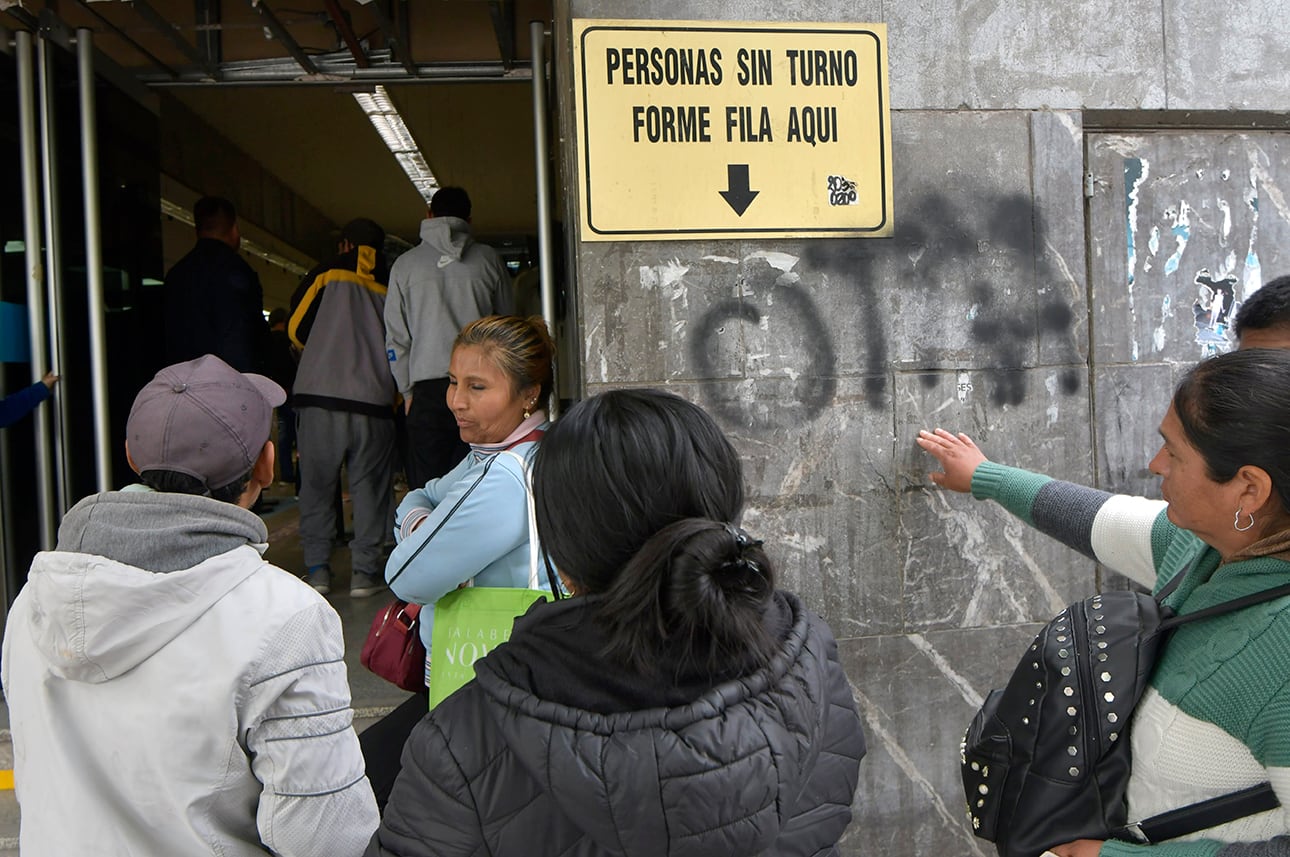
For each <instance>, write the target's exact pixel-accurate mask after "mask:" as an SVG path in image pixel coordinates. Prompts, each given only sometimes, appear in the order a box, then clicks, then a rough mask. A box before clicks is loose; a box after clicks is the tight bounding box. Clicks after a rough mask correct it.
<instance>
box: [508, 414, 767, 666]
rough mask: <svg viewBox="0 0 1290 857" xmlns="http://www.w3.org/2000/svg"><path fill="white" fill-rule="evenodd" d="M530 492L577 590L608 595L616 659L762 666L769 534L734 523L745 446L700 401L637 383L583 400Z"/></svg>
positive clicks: (541, 450)
mask: <svg viewBox="0 0 1290 857" xmlns="http://www.w3.org/2000/svg"><path fill="white" fill-rule="evenodd" d="M533 498H534V506H535V511H536V513H537V527H538V536H539V537H540V539H541V541H542V546H543V547H544V548H545V549H546V550H547V552H548V553H549V555H550V557H551V559H552V561H553V562H554V563H555V565H556V567H557V568H558V569H559V570H560V572H561V573H562V574H563V575H565V577H566V578H568V579H569V580H570V581H571V582H572V584H573V586H574V588H575V589H576V591H577V592H579V593H581V594H586V595H602V596H603V598H600V599H597V607H596V610H597V613H598V617H599V621H600V622H601V623H602V624H603V626H604V627H605V628H606V629H607V631H608V639H609V642H608V644H607V648H608V650H609V654H610V656H611V657H612V658H613V659H614V661H616V662H617V663H620V664H623V665H624V666H634V667H636V668H648V667H649V666H650V665H651V664H652V663H654V662H655V661H656V659H657V657H658V656H659V655H660V654H667V655H668V656H669V657H670V659H671V660H673V661H674V662H677V663H696V662H697V664H698V665H700V666H706V667H711V666H713V665H717V666H720V665H721V662H722V659H723V658H728V659H729V660H730V661H731V662H733V663H740V664H743V663H747V661H748V659H749V658H752V660H753V661H754V662H758V661H761V662H764V660H765V658H766V657H767V656H768V654H769V653H770V651H771V650H772V648H773V644H774V641H773V640H769V639H768V634H767V632H766V631H765V630H763V628H762V623H761V613H762V611H763V609H764V608H765V607H766V605H767V603H768V601H769V599H770V596H771V592H772V590H773V589H774V584H775V581H774V574H773V571H772V569H771V565H770V561H769V559H767V557H766V554H765V552H764V551H763V550H762V548H761V542H758V541H755V540H753V539H751V538H749V537H748V536H747V534H745V533H743V531H741V530H739V529H738V528H737V527H736V526H735V523H736V522H737V521H738V520H739V515H740V513H741V512H742V511H743V505H744V489H743V468H742V467H741V465H740V462H739V454H738V453H737V452H736V451H735V448H734V447H733V446H731V444H730V441H729V440H728V439H727V438H726V436H725V435H724V434H723V433H722V431H721V429H720V428H718V427H717V424H716V423H715V422H713V420H712V418H711V417H710V416H708V415H707V414H706V413H705V412H704V411H703V409H702V408H700V407H699V406H698V405H695V404H692V403H691V402H688V401H686V400H685V399H682V398H681V397H680V396H676V395H673V394H671V393H665V392H663V391H662V390H641V389H636V390H612V391H610V392H607V393H602V394H600V395H598V396H594V397H592V398H590V399H586V400H584V401H582V402H579V403H578V404H577V405H574V406H573V407H572V408H570V409H569V411H568V412H567V413H566V414H565V415H564V416H562V417H561V418H560V419H559V420H557V421H556V423H555V424H554V425H553V426H552V427H551V429H550V430H549V431H547V433H546V436H545V438H543V441H542V443H541V444H539V445H538V451H537V454H536V456H535V458H534V461H533ZM723 671H724V670H723ZM716 672H717V671H716V670H714V671H713V674H715V673H716Z"/></svg>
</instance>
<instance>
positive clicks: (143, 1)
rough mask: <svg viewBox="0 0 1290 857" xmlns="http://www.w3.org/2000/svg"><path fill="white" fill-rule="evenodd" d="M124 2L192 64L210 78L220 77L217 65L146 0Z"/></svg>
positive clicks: (217, 78)
mask: <svg viewBox="0 0 1290 857" xmlns="http://www.w3.org/2000/svg"><path fill="white" fill-rule="evenodd" d="M126 3H127V5H129V6H130V8H131V9H133V10H134V11H135V13H137V14H138V15H139V17H140V18H143V20H145V21H147V22H148V24H149V25H151V26H152V28H153V29H154V30H156V31H157V32H159V33H161V35H163V36H165V37H166V38H167V39H169V40H170V43H171V44H173V45H174V46H175V47H177V48H179V50H180V51H181V52H182V53H183V55H184V56H186V57H188V59H190V60H191V61H192V62H193V64H194V65H196V66H198V67H199V68H201V69H202V70H203V71H204V72H206V75H207V76H208V77H210V78H211V79H212V80H219V79H220V75H219V67H218V66H216V65H215V64H214V63H211V62H208V61H207V60H206V58H205V57H204V56H202V54H201V51H199V50H197V48H195V47H193V46H192V45H190V44H189V43H188V40H187V39H185V38H184V37H183V36H181V35H179V31H178V30H176V29H175V27H174V25H173V24H171V23H170V22H169V21H167V20H166V19H165V18H163V17H161V15H159V14H158V13H157V10H156V9H153V8H152V7H151V6H150V5H148V0H126Z"/></svg>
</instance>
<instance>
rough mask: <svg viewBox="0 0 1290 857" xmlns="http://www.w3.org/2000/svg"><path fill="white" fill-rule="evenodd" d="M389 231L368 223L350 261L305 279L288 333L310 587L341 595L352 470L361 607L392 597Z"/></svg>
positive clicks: (335, 262) (349, 243) (347, 233)
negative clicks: (341, 531) (344, 499)
mask: <svg viewBox="0 0 1290 857" xmlns="http://www.w3.org/2000/svg"><path fill="white" fill-rule="evenodd" d="M384 245H385V230H383V229H382V228H381V227H380V226H378V225H377V224H376V223H373V222H372V221H371V220H367V219H365V218H359V219H357V220H352V221H350V222H349V223H347V224H346V225H345V228H344V229H343V230H342V231H341V240H340V248H339V249H340V254H339V255H338V256H336V257H334V258H332V259H330V260H328V261H326V262H323V263H322V264H321V265H319V266H318V267H316V268H314V270H312V271H310V272H309V273H308V274H306V275H305V278H304V279H303V280H302V281H301V283H300V288H298V289H297V290H296V293H295V295H293V296H292V298H291V320H290V321H289V322H288V324H287V333H288V334H289V335H290V336H291V339H292V341H293V342H294V343H295V344H296V345H297V346H298V347H300V348H302V349H304V351H303V352H302V354H301V356H300V366H299V369H298V370H297V372H296V382H295V387H294V388H293V389H292V392H291V401H292V406H293V407H294V408H295V411H296V416H297V422H298V425H297V434H296V445H297V446H298V447H299V449H300V542H301V547H302V548H303V550H304V559H305V572H306V574H307V576H308V579H309V584H310V585H311V586H313V588H314V589H316V590H318V591H319V592H322V593H324V594H326V593H327V592H330V591H331V565H330V558H331V547H332V533H333V532H334V530H335V528H336V524H337V521H336V508H335V506H334V505H333V498H334V497H335V495H336V490H337V487H338V484H339V479H340V468H341V466H342V465H344V466H345V469H346V471H347V473H348V476H349V496H350V499H351V501H352V502H353V504H354V538H353V541H351V542H350V554H351V557H352V559H353V569H354V572H353V577H352V578H351V579H350V587H349V594H350V595H351V596H353V597H356V598H363V597H366V596H368V595H373V594H375V593H376V592H379V591H380V590H381V589H383V588H384V586H385V584H384V577H383V575H382V557H381V548H382V546H383V545H384V543H385V538H386V536H387V535H388V534H389V532H390V521H391V520H392V518H391V508H390V505H391V502H392V500H393V485H392V480H393V469H394V442H395V440H394V397H395V387H394V377H393V376H392V375H391V374H390V366H389V361H388V360H387V359H386V356H385V325H384V322H383V321H382V313H383V310H384V308H385V283H386V280H387V279H388V277H389V267H388V266H387V265H386V262H385V251H384V250H383V249H382V248H383V247H384Z"/></svg>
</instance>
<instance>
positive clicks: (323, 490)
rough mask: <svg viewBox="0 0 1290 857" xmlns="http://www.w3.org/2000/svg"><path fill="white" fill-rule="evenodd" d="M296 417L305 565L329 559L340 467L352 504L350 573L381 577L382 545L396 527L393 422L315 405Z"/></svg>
mask: <svg viewBox="0 0 1290 857" xmlns="http://www.w3.org/2000/svg"><path fill="white" fill-rule="evenodd" d="M296 418H297V421H298V424H297V427H296V447H297V449H299V450H300V546H301V548H303V550H304V555H305V566H306V567H308V566H314V565H321V564H323V563H326V562H328V561H330V559H331V548H332V533H334V532H335V531H336V523H337V522H336V507H335V506H334V505H333V504H334V500H335V495H336V489H337V486H338V484H339V482H340V468H341V465H342V464H344V465H345V469H346V471H347V472H348V473H349V499H350V502H351V503H353V505H354V538H353V540H352V541H351V542H350V543H349V550H350V555H351V557H352V559H353V563H354V571H356V572H363V573H364V574H374V575H376V576H377V577H378V578H381V577H383V576H384V574H383V570H382V568H381V547H382V545H384V543H385V537H386V536H387V535H389V534H390V533H391V532H392V530H393V526H394V520H393V517H392V516H393V514H394V510H393V508H392V507H393V501H394V487H393V472H394V420H393V419H382V418H381V417H369V416H366V415H364V414H354V413H349V412H348V411H332V410H328V409H326V408H315V407H305V408H297V409H296Z"/></svg>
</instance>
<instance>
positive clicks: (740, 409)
mask: <svg viewBox="0 0 1290 857" xmlns="http://www.w3.org/2000/svg"><path fill="white" fill-rule="evenodd" d="M897 224H898V225H897V230H896V234H895V236H894V237H893V238H892V239H889V240H888V239H853V240H833V239H831V240H819V241H812V242H809V243H808V244H807V245H806V248H805V251H804V252H803V254H802V256H801V259H800V260H799V264H798V266H796V267H795V268H794V273H795V274H797V276H798V278H799V283H798V284H795V285H794V284H785V283H783V281H782V280H783V278H782V277H781V276H780V272H779V271H776V270H774V269H772V268H770V266H756V265H755V263H747V262H746V263H745V265H744V267H745V277H746V278H747V281H746V283H744V284H743V285H745V286H746V288H742V289H741V290H740V294H741V297H739V298H735V299H730V300H726V301H722V302H719V303H718V304H716V305H714V306H712V307H711V308H709V309H708V311H707V312H706V313H705V314H704V315H703V316H702V318H701V320H700V323H699V324H698V325H696V326H695V327H693V328H692V334H691V337H692V338H691V340H690V342H689V347H690V351H691V356H692V358H693V359H694V362H695V366H696V369H697V370H698V371H699V374H700V376H701V377H703V378H707V379H711V381H710V383H709V384H708V392H709V396H708V399H709V401H708V404H709V405H710V406H711V407H712V408H713V409H714V410H715V411H716V412H717V413H719V414H721V415H722V416H723V417H724V418H725V419H726V420H728V421H729V422H731V423H738V424H749V423H756V422H758V421H761V419H758V418H752V417H750V415H749V414H748V408H747V405H746V404H745V403H740V402H729V401H722V400H721V399H720V397H721V396H723V395H725V393H723V392H722V389H723V388H724V387H725V385H722V384H719V383H717V382H716V379H720V378H722V377H729V374H730V373H729V372H722V371H721V367H720V366H719V365H718V364H719V362H720V355H721V354H722V353H723V352H722V351H721V350H720V347H719V346H718V341H719V340H720V338H721V337H722V336H723V335H724V334H726V333H728V332H729V331H728V326H729V325H732V324H747V325H752V326H754V327H755V326H758V325H762V324H763V321H764V320H766V318H767V316H769V317H770V319H772V320H773V323H774V325H775V326H776V327H777V328H787V332H785V331H783V330H781V331H780V332H779V334H778V335H779V336H780V337H781V338H782V337H784V336H789V337H792V338H795V339H796V340H797V341H798V342H800V347H801V349H802V352H801V353H802V354H803V355H804V356H805V360H803V361H801V365H800V366H799V367H798V369H799V372H798V373H797V375H796V378H795V380H794V383H793V385H792V394H791V395H789V396H788V399H789V401H778V402H776V403H775V407H776V409H777V410H778V412H779V413H780V414H781V416H780V417H779V418H769V417H767V418H769V419H770V421H771V422H773V423H775V424H781V425H784V424H792V421H793V420H801V419H803V418H806V419H811V418H814V417H816V416H818V415H819V414H820V413H821V412H822V411H823V410H824V409H825V408H826V407H827V405H828V404H829V403H830V402H831V401H832V398H833V396H834V395H835V393H836V390H837V377H836V374H835V373H836V366H837V362H838V359H837V352H838V345H837V344H836V343H838V342H844V343H846V342H847V340H848V339H849V340H851V341H850V342H849V343H847V344H848V345H849V346H850V347H851V348H852V349H853V350H854V351H856V352H857V354H858V357H859V360H860V364H861V365H860V366H859V367H858V370H859V371H860V373H861V374H862V376H863V390H864V396H865V400H866V401H867V403H868V404H869V406H870V407H873V408H875V409H880V408H883V407H885V405H886V397H887V395H888V392H889V391H888V386H889V384H890V379H891V375H890V372H891V336H892V332H893V330H901V331H904V332H905V333H907V334H911V333H916V332H919V331H933V332H935V331H941V332H942V333H941V335H940V336H937V335H930V336H926V337H923V339H925V340H931V341H919V340H915V341H913V342H912V343H909V344H907V345H906V347H905V349H904V350H905V351H906V352H908V351H909V350H911V349H912V350H913V351H914V352H915V353H916V354H917V358H916V362H917V363H918V364H920V365H919V366H918V367H917V368H919V369H925V370H926V371H925V372H924V373H923V374H922V375H920V378H919V380H920V382H921V383H922V384H923V385H924V386H929V387H930V386H933V385H935V384H937V383H939V382H940V379H941V378H942V377H943V373H945V372H946V371H950V370H952V369H954V368H956V367H964V366H965V361H966V365H967V366H969V367H970V368H971V369H972V370H973V371H978V372H984V373H985V375H986V378H987V380H988V395H989V398H990V401H991V402H993V403H994V404H996V405H1018V404H1021V403H1022V402H1023V401H1024V400H1025V398H1026V394H1027V390H1026V378H1027V373H1025V372H1023V371H1021V370H1023V369H1025V368H1026V367H1027V366H1030V365H1033V363H1034V358H1033V356H1032V355H1033V349H1034V347H1035V343H1036V341H1037V340H1038V339H1049V340H1051V339H1055V340H1056V341H1057V342H1058V343H1060V344H1059V345H1058V346H1057V348H1058V349H1059V350H1060V357H1061V361H1060V362H1066V363H1072V364H1074V363H1079V362H1081V359H1080V357H1079V353H1078V349H1077V348H1076V347H1075V344H1074V341H1073V338H1072V336H1071V332H1072V329H1073V327H1074V324H1075V312H1074V310H1073V309H1072V307H1071V305H1070V304H1069V303H1068V302H1067V301H1066V300H1065V299H1063V298H1062V297H1061V296H1060V294H1059V292H1058V290H1057V289H1056V288H1054V287H1055V286H1056V285H1057V284H1059V283H1061V282H1063V278H1062V277H1061V276H1060V274H1059V272H1057V271H1055V270H1053V269H1052V267H1051V266H1050V265H1049V264H1048V263H1047V262H1046V261H1045V256H1044V254H1042V253H1040V252H1037V250H1036V248H1042V247H1043V246H1044V245H1045V243H1046V242H1047V240H1048V238H1047V234H1046V231H1047V230H1046V227H1045V225H1044V222H1043V218H1042V217H1041V215H1040V213H1039V212H1038V211H1036V210H1035V207H1034V205H1033V202H1032V200H1031V199H1030V198H1029V197H1026V196H1023V195H1005V196H998V195H996V196H994V197H990V196H989V195H988V194H982V195H979V196H977V197H975V198H971V200H970V202H969V201H967V198H966V197H963V196H959V197H955V198H954V199H951V198H949V197H948V196H946V195H944V194H942V193H929V194H925V195H923V196H922V197H920V198H918V199H917V200H916V201H915V202H914V203H913V204H912V205H910V206H909V207H908V208H907V209H902V211H901V213H900V216H899V217H898V218H897ZM839 283H842V284H845V286H844V287H845V289H847V290H848V291H849V294H848V295H847V296H846V297H845V298H844V299H841V300H840V299H839V298H838V296H837V295H836V294H831V295H830V300H829V306H830V307H832V308H833V309H832V311H831V312H829V311H825V310H822V309H821V308H820V306H819V305H818V304H817V303H816V301H815V300H814V299H813V297H812V291H813V288H817V287H819V288H825V287H826V288H829V289H830V290H834V289H836V288H837V286H838V284H839ZM1030 284H1034V285H1033V287H1034V288H1035V290H1036V291H1037V292H1040V291H1042V292H1043V293H1042V294H1039V295H1038V300H1037V302H1036V301H1032V300H1028V299H1025V298H1024V297H1023V298H1017V297H1012V296H1010V295H1009V294H1007V290H1008V288H1009V287H1012V288H1013V289H1014V290H1015V289H1018V288H1030V287H1031V285H1030ZM956 287H957V288H961V289H966V293H967V295H968V296H969V298H970V305H971V309H970V311H969V312H968V314H967V316H966V317H965V318H963V320H962V321H963V323H966V324H967V325H968V337H969V339H970V341H971V343H972V344H973V348H972V349H970V351H969V352H968V353H965V352H964V350H963V349H962V348H961V347H960V348H958V349H957V350H956V349H954V348H952V347H950V346H948V345H946V344H945V343H944V342H943V341H942V340H944V339H945V338H946V336H945V335H944V332H945V331H947V330H949V329H950V326H951V325H953V324H954V323H957V319H955V320H950V319H948V318H940V317H938V316H937V313H940V312H947V311H949V310H948V309H947V307H946V302H945V301H943V300H941V296H943V295H944V294H945V293H946V290H947V289H953V288H956ZM890 290H898V291H899V292H900V293H901V294H900V295H899V296H896V297H899V298H900V301H896V300H894V299H893V296H892V295H890V294H888V292H889V291H890ZM896 303H902V304H903V305H904V307H905V309H903V310H902V311H906V312H908V311H911V310H910V309H909V308H910V307H913V308H914V309H913V311H914V312H916V313H920V314H922V315H925V316H928V318H927V319H923V320H918V321H911V320H909V319H905V320H903V321H904V323H903V324H901V325H894V324H893V319H892V318H888V317H886V316H885V314H884V307H891V306H893V305H895V304H896ZM950 303H952V304H955V302H952V301H951V302H950ZM955 305H957V304H955ZM843 306H845V307H846V308H847V309H846V311H845V312H841V311H839V309H838V308H839V307H843ZM771 307H773V308H774V309H773V310H771V309H770V308H771ZM1051 353H1052V352H1051V351H1050V352H1049V354H1050V355H1051ZM969 355H970V356H969ZM905 363H906V365H907V364H908V361H907V360H906V361H905ZM736 374H739V373H736ZM1080 387H1081V374H1080V372H1079V371H1078V370H1077V369H1075V368H1067V369H1063V370H1062V371H1061V372H1060V373H1059V375H1058V390H1059V391H1060V392H1061V393H1062V394H1065V395H1073V394H1075V393H1077V392H1078V391H1079V389H1080Z"/></svg>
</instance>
